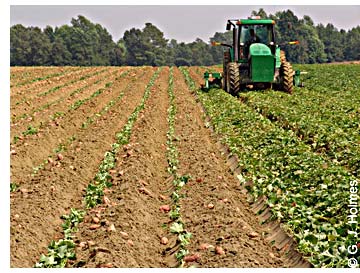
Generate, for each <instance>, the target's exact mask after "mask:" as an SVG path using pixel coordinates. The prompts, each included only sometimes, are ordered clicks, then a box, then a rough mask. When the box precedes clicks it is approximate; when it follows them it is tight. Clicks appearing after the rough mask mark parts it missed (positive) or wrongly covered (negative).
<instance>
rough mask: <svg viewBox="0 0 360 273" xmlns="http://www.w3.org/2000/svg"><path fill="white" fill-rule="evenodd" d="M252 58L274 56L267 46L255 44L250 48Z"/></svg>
mask: <svg viewBox="0 0 360 273" xmlns="http://www.w3.org/2000/svg"><path fill="white" fill-rule="evenodd" d="M249 52H250V56H269V55H270V56H272V54H271V50H270V48H269V47H268V46H267V45H265V44H260V43H255V44H252V45H251V46H250V49H249Z"/></svg>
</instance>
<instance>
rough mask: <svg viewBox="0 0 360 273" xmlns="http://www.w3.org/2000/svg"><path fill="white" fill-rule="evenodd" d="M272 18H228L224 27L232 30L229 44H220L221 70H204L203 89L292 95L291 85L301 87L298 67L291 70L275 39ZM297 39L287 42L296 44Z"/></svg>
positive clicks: (218, 44)
mask: <svg viewBox="0 0 360 273" xmlns="http://www.w3.org/2000/svg"><path fill="white" fill-rule="evenodd" d="M274 25H275V21H274V20H270V19H260V18H259V17H258V16H256V17H251V18H249V19H240V20H228V22H227V25H226V30H231V29H232V31H233V39H232V44H230V45H229V44H225V43H220V42H212V45H213V46H224V47H227V48H228V49H227V50H225V51H224V56H223V72H222V73H219V72H214V73H212V72H205V73H204V79H205V84H204V85H203V86H202V87H203V88H204V89H209V88H211V87H214V86H218V87H222V88H223V89H224V90H225V91H227V92H228V93H230V94H233V95H237V94H238V93H239V92H240V91H241V90H243V89H245V88H260V89H264V88H272V89H275V90H282V91H285V92H287V93H290V94H292V92H293V87H294V86H302V83H301V82H300V74H302V73H303V72H300V71H299V70H296V71H294V70H293V68H292V65H291V64H290V63H289V62H288V61H287V60H286V56H285V52H284V51H283V50H281V49H280V46H279V45H278V44H276V42H275V31H274ZM298 43H299V42H298V41H293V42H288V44H298Z"/></svg>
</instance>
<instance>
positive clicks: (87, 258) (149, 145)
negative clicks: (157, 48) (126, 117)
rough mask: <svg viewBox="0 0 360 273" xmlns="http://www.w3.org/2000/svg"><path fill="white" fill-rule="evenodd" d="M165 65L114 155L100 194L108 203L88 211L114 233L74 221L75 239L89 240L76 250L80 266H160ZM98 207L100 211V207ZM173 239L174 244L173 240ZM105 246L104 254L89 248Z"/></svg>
mask: <svg viewBox="0 0 360 273" xmlns="http://www.w3.org/2000/svg"><path fill="white" fill-rule="evenodd" d="M168 73H169V69H168V68H164V69H163V70H162V72H161V73H160V75H159V78H158V80H156V81H155V84H154V86H153V87H152V89H151V93H150V97H149V99H148V100H147V102H146V103H145V109H144V110H143V111H142V112H140V115H139V119H138V120H137V122H136V123H135V125H134V127H133V131H132V135H131V138H130V142H129V144H127V145H125V146H124V150H123V152H122V153H119V154H118V158H117V165H116V168H115V169H114V172H113V173H114V180H113V184H114V185H113V186H112V187H111V188H110V189H109V190H108V191H107V193H106V197H107V198H108V199H109V200H110V202H112V201H114V202H115V203H116V204H115V205H113V206H110V207H109V206H106V205H102V206H99V207H97V208H96V209H94V210H93V213H92V216H95V215H96V213H99V211H101V213H100V215H99V214H98V216H100V219H101V221H106V220H107V221H108V222H109V225H110V226H111V224H113V225H114V227H115V229H116V230H115V231H113V232H109V231H107V230H106V227H105V226H104V227H102V228H99V229H96V230H91V229H90V226H91V225H92V224H93V223H92V222H91V218H90V221H88V222H85V223H83V224H81V225H80V232H79V234H78V236H77V239H78V240H79V241H80V242H89V241H90V242H94V243H95V244H94V245H93V246H91V247H90V248H85V249H84V248H81V247H79V248H78V250H77V253H78V254H77V256H78V262H80V261H82V262H83V263H85V264H84V265H83V266H84V267H101V266H104V265H106V264H111V266H113V267H163V266H169V265H168V264H167V261H166V260H164V257H163V255H162V251H163V250H164V249H165V248H166V247H165V246H164V245H162V244H161V240H160V239H161V237H162V236H163V235H164V234H166V230H164V229H163V228H162V225H163V224H164V223H166V222H168V221H169V218H168V215H167V214H166V213H162V212H161V211H160V210H159V208H160V206H161V205H163V204H164V201H163V200H162V199H161V198H160V195H164V194H166V193H165V192H166V190H167V189H168V182H167V177H168V173H167V171H166V169H167V160H166V145H165V144H166V133H167V130H168V125H167V121H166V117H167V109H168V107H169V98H168V95H167V87H168ZM103 209H104V210H103ZM173 243H174V242H173ZM99 248H100V249H103V248H106V249H108V250H109V251H108V252H96V255H95V256H94V255H92V253H94V249H99Z"/></svg>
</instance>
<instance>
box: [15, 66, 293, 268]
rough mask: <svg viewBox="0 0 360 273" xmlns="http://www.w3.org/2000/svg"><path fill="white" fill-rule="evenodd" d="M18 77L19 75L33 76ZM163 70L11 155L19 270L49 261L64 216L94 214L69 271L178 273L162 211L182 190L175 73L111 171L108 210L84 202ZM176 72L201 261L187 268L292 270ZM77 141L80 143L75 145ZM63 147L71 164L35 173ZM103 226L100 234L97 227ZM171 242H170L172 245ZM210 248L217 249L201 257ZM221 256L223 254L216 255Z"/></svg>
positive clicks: (191, 219) (189, 221)
mask: <svg viewBox="0 0 360 273" xmlns="http://www.w3.org/2000/svg"><path fill="white" fill-rule="evenodd" d="M126 69H130V68H126ZM15 70H16V72H14V73H24V71H23V70H19V69H15ZM15 70H14V71H15ZM123 70H124V69H123ZM123 70H121V71H123ZM155 70H156V69H155V68H151V67H145V68H136V69H135V72H134V73H129V75H128V76H126V77H124V78H123V79H121V80H119V81H117V82H114V84H113V85H112V86H111V88H110V90H109V91H108V92H104V94H101V95H100V96H98V97H96V98H95V99H94V100H91V101H89V102H87V103H85V104H84V105H82V106H81V107H79V108H78V110H76V111H71V112H67V113H66V115H65V116H64V117H63V119H59V120H58V122H59V124H58V125H54V124H53V125H51V123H49V125H48V126H46V127H45V129H44V130H43V131H42V132H41V133H40V135H39V134H38V135H35V136H30V137H29V138H26V139H24V140H23V141H21V142H20V143H19V144H18V145H17V146H13V147H11V149H13V150H15V151H16V152H15V153H14V154H12V155H11V166H10V167H11V175H12V176H11V182H12V183H16V184H17V185H19V190H17V191H16V192H13V193H10V197H11V198H10V224H11V226H10V256H11V258H10V262H11V267H33V266H34V264H35V263H36V262H37V261H39V257H40V255H41V254H42V253H44V254H45V253H46V252H47V250H46V248H47V246H48V245H49V243H50V241H51V240H58V239H60V238H62V232H61V231H62V228H61V223H62V220H61V219H60V217H61V215H63V214H68V213H69V212H70V208H77V209H83V210H86V216H85V220H84V222H82V223H81V224H80V225H79V231H78V232H77V233H76V234H75V237H74V241H75V243H76V244H77V247H76V255H77V259H76V260H75V261H71V262H69V263H68V264H67V267H91V268H94V267H136V268H138V267H141V268H143V267H146V268H149V267H176V266H177V265H178V263H177V260H176V258H175V257H174V253H175V252H176V251H177V250H178V249H179V243H178V242H177V240H176V236H175V235H174V234H171V233H170V231H169V225H170V224H171V220H170V218H169V215H168V213H165V212H162V211H161V210H160V207H161V206H164V205H171V198H170V196H171V194H172V189H173V186H172V179H173V177H171V176H170V175H169V173H168V171H167V168H168V162H167V133H168V130H169V125H168V121H167V117H168V108H169V104H170V99H169V95H168V87H169V68H168V67H164V68H163V69H162V71H161V73H160V74H159V76H158V78H157V79H156V81H155V84H154V85H153V86H152V88H151V93H150V97H149V98H148V100H147V101H146V103H145V109H144V110H143V111H141V112H140V114H139V117H138V119H137V121H136V122H135V124H134V127H133V128H132V134H131V138H130V142H129V144H127V145H125V146H123V148H122V150H121V151H120V152H119V153H118V154H117V159H116V167H115V168H114V169H113V170H111V174H112V179H113V180H112V183H113V186H112V187H111V188H109V189H106V191H105V198H104V203H103V204H101V205H99V206H97V207H95V208H93V209H90V210H89V209H88V210H87V209H86V208H85V206H84V203H83V198H84V194H85V189H86V187H87V185H88V184H89V183H90V182H91V181H92V179H93V178H94V176H95V174H96V173H97V171H98V167H99V165H100V163H101V161H102V159H103V156H104V153H105V152H106V151H108V150H110V149H111V144H113V143H114V142H115V141H116V138H115V135H116V133H117V132H119V131H121V129H122V128H123V126H124V125H125V124H126V122H127V120H128V118H129V116H130V115H131V113H132V112H133V111H134V109H135V108H136V106H137V105H139V104H140V102H141V100H142V97H143V95H144V90H145V87H146V85H147V84H148V83H149V80H150V78H151V77H152V75H153V73H154V72H155ZM40 71H41V73H44V74H46V73H45V71H42V70H40ZM119 71H120V70H119ZM173 73H174V94H175V106H176V109H177V113H176V119H175V136H176V141H175V142H174V143H175V145H176V147H177V150H178V160H179V164H178V173H179V174H180V175H190V176H191V179H190V181H189V182H188V183H187V184H186V185H185V186H184V187H183V189H182V194H184V198H182V199H181V217H182V219H183V222H184V223H185V227H186V230H187V231H188V232H190V233H191V234H192V238H191V242H190V244H189V246H188V247H187V248H188V250H189V252H190V254H198V255H199V258H198V259H197V260H196V261H194V262H188V263H186V264H185V266H186V267H190V266H195V267H216V268H219V267H221V268H224V267H289V263H288V259H286V257H285V254H284V253H281V252H279V251H277V250H276V249H275V247H273V246H272V245H271V244H270V243H269V242H268V241H267V240H266V239H265V237H264V236H263V234H264V233H265V232H266V231H265V229H264V227H263V226H262V225H260V224H259V220H258V218H257V217H256V216H255V214H254V212H253V211H252V210H251V207H250V205H249V203H248V202H247V197H248V196H247V195H246V193H245V192H244V191H243V190H242V188H241V187H240V185H239V182H238V180H236V179H235V178H234V176H233V175H232V173H231V172H230V169H229V166H228V165H227V164H226V160H225V156H224V155H223V154H222V153H221V152H220V149H219V146H218V144H217V139H216V137H215V136H213V135H212V134H211V131H210V130H209V129H208V128H207V127H206V126H205V123H204V113H203V112H202V109H201V107H200V106H199V104H198V103H197V102H196V97H195V96H194V94H192V93H191V92H190V90H189V89H188V87H187V85H186V83H185V81H184V78H183V76H182V74H181V72H180V70H179V69H178V68H174V69H173ZM192 74H194V75H193V76H195V74H196V73H194V72H193V71H192ZM67 80H69V78H67ZM48 84H50V83H48ZM57 84H59V83H57ZM79 84H80V83H79ZM49 86H50V85H49ZM43 88H44V89H46V88H48V87H46V85H44V86H43ZM69 88H70V87H69ZM71 88H76V86H73V87H71ZM94 88H95V87H94ZM68 91H69V90H68ZM89 92H90V91H89ZM120 92H123V93H124V96H123V97H122V99H121V100H120V101H119V102H118V103H117V104H116V105H114V106H113V107H112V108H111V110H109V111H108V112H106V113H105V114H104V115H102V116H100V117H97V119H96V121H95V122H94V123H92V124H91V125H89V127H87V128H83V129H82V128H81V124H82V123H83V122H84V121H86V119H87V117H89V116H91V115H94V114H95V113H97V112H98V111H100V110H101V109H102V108H103V107H104V106H105V105H106V104H107V103H108V102H109V101H111V100H113V99H114V98H116V97H117V96H118V95H119V93H120ZM49 98H50V97H49ZM54 98H55V97H54ZM54 98H53V99H54ZM71 102H72V101H68V102H67V101H66V100H64V102H63V103H62V104H59V106H57V107H59V108H56V111H60V110H64V109H65V108H66V107H68V105H69V104H70V103H71ZM60 105H63V106H60ZM61 107H63V108H61ZM45 120H46V119H45V118H44V121H45ZM73 136H76V137H75V139H73V140H72V141H70V142H67V140H68V139H69V138H71V137H73ZM25 143H26V145H25ZM59 143H68V144H67V146H66V149H64V150H63V151H62V152H61V154H62V158H56V153H55V156H54V157H53V158H54V163H48V164H45V165H43V168H40V169H39V170H38V171H37V173H34V172H33V168H34V167H36V166H38V164H41V163H42V162H44V160H45V159H47V158H48V156H49V154H52V153H53V150H54V148H56V147H57V146H58V145H59ZM95 223H99V224H100V226H97V227H96V228H94V226H93V225H94V224H95ZM164 237H166V238H167V239H168V242H164V241H163V238H164ZM202 244H207V245H210V247H209V248H208V249H201V248H203V247H200V246H201V245H202ZM220 248H221V249H222V250H223V251H224V252H223V253H222V254H219V251H215V249H218V250H219V249H220Z"/></svg>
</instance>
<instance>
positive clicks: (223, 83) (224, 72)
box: [222, 51, 230, 91]
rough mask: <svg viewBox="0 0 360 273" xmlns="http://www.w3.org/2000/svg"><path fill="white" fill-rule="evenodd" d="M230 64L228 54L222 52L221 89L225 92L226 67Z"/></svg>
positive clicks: (227, 52)
mask: <svg viewBox="0 0 360 273" xmlns="http://www.w3.org/2000/svg"><path fill="white" fill-rule="evenodd" d="M229 62H230V52H229V51H225V52H224V58H223V80H222V88H223V89H224V90H225V91H226V90H227V89H226V88H227V87H226V78H227V65H228V63H229Z"/></svg>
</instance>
